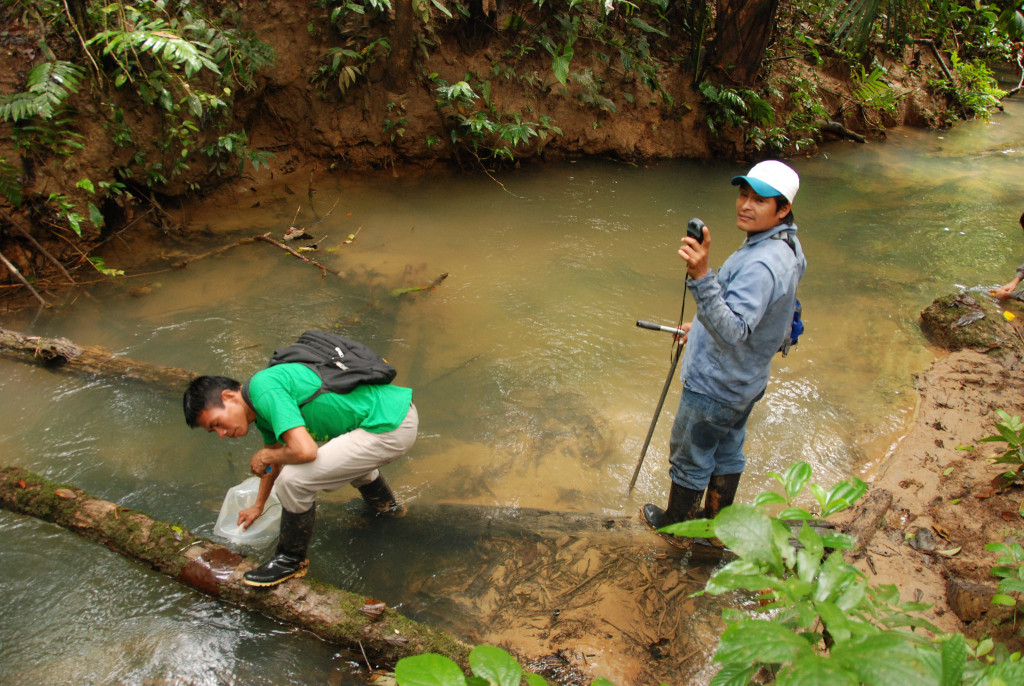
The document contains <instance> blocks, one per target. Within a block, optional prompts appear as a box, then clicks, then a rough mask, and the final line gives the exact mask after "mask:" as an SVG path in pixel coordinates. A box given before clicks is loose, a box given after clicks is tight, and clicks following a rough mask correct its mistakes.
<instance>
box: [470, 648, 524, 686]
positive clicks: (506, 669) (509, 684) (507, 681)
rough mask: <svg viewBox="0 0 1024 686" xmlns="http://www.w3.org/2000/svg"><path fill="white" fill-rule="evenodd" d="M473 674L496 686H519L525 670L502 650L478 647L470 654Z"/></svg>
mask: <svg viewBox="0 0 1024 686" xmlns="http://www.w3.org/2000/svg"><path fill="white" fill-rule="evenodd" d="M469 666H470V667H472V668H473V674H474V675H476V676H480V677H483V678H485V679H487V680H488V681H490V682H491V683H492V684H493V685H494V686H519V680H520V679H522V676H523V669H522V667H520V666H519V663H518V662H516V661H515V660H514V659H513V658H512V656H511V655H509V654H508V653H506V652H505V651H504V650H502V649H501V648H496V647H494V646H489V645H478V646H477V647H475V648H473V650H472V652H470V654H469Z"/></svg>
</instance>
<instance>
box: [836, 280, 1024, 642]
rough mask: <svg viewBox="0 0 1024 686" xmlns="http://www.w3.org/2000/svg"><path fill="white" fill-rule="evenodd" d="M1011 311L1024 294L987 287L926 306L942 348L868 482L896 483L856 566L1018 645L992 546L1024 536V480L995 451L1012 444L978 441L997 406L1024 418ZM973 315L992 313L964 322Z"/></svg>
mask: <svg viewBox="0 0 1024 686" xmlns="http://www.w3.org/2000/svg"><path fill="white" fill-rule="evenodd" d="M1004 310H1005V311H1008V312H1010V313H1012V314H1016V315H1017V316H1018V317H1019V316H1022V315H1024V305H1022V304H1021V303H1020V302H1016V301H1005V302H1002V303H998V304H997V301H995V300H994V299H991V298H988V297H987V296H986V295H984V294H979V293H974V294H963V295H959V296H948V297H945V298H940V299H939V300H936V301H935V303H933V304H932V305H931V306H930V307H929V308H928V309H927V310H925V312H924V313H923V314H922V326H923V329H924V330H925V332H926V333H927V334H928V335H929V336H930V337H931V338H932V340H934V341H936V343H937V344H938V345H940V346H942V347H937V348H936V354H937V356H938V357H937V359H936V361H935V362H934V363H933V364H932V365H931V367H929V368H928V369H927V370H925V371H924V372H922V373H921V374H920V375H918V377H917V388H918V393H919V396H920V397H919V404H918V407H917V411H916V413H915V418H914V421H913V423H912V425H911V427H910V429H909V431H908V432H907V434H906V435H905V436H904V437H903V438H902V440H900V441H899V443H898V444H897V445H896V447H895V448H894V449H893V451H892V453H891V454H890V455H888V456H887V457H886V458H885V460H884V461H882V463H881V466H880V468H879V469H878V471H877V473H876V474H874V475H872V479H871V483H870V486H871V488H872V489H881V488H884V489H887V490H888V491H890V492H891V493H892V494H893V496H894V498H893V507H892V508H891V509H890V510H889V512H888V513H887V514H886V515H885V516H884V517H882V518H881V519H880V521H879V522H878V531H877V532H876V534H875V536H874V538H873V539H872V541H871V543H870V544H869V545H868V547H867V549H866V550H864V551H863V554H862V555H861V556H860V558H859V561H858V562H857V563H856V564H857V566H858V567H859V568H860V569H861V570H862V571H863V572H864V573H865V574H866V575H867V577H868V579H869V581H870V582H871V583H872V584H874V585H880V584H895V585H896V586H897V587H898V588H899V590H900V595H901V598H902V600H904V601H920V602H925V603H930V604H932V608H931V610H930V611H928V612H926V613H925V616H926V618H927V619H928V620H929V621H931V622H933V623H934V624H935V625H936V626H937V627H939V628H940V629H941V630H943V631H949V632H962V633H964V634H965V635H967V636H969V637H972V638H977V639H980V638H983V637H986V636H989V637H992V638H994V639H995V640H996V641H998V642H1002V643H1005V644H1006V645H1007V647H1008V648H1009V649H1010V650H1011V651H1014V650H1020V649H1021V648H1022V647H1024V639H1022V638H1021V636H1020V635H1019V629H1020V626H1019V623H1018V624H1015V623H1014V615H1013V611H1012V610H1011V609H1008V608H1005V607H999V606H993V605H991V604H990V602H989V601H990V599H991V596H992V593H993V592H994V591H995V588H996V582H997V579H996V577H994V576H992V574H991V568H992V566H993V565H995V563H996V555H995V554H994V553H992V552H990V551H988V550H986V549H985V546H986V545H987V544H988V543H992V542H996V541H1005V542H1010V541H1014V542H1017V543H1021V542H1024V513H1022V511H1021V506H1022V499H1024V488H1022V487H1021V481H1020V479H1019V478H1017V479H1004V478H1002V476H1001V475H1004V474H1006V473H1007V472H1008V471H1010V470H1013V469H1014V467H1013V466H1012V465H1005V464H994V463H992V462H991V460H990V458H991V457H992V456H994V455H996V454H1001V453H1002V452H1003V451H1005V449H1006V444H1005V443H978V441H979V440H980V439H982V438H984V437H986V436H990V435H992V434H995V433H996V428H995V424H994V422H995V421H996V420H997V419H998V417H997V416H996V414H995V410H1000V409H1001V410H1005V411H1006V412H1008V413H1010V414H1011V415H1017V416H1021V415H1024V377H1022V375H1021V367H1022V359H1024V338H1022V328H1021V326H1020V325H1019V324H1017V323H1016V322H1009V321H1007V320H1006V319H1005V318H1004V317H1003V315H1002V311H1004ZM976 312H983V313H984V315H985V317H984V318H983V319H981V320H979V321H976V322H973V323H970V324H961V325H958V322H966V321H968V320H969V319H971V318H972V317H970V316H969V317H967V318H966V319H964V318H963V317H964V315H970V314H971V313H976ZM975 316H976V315H975ZM847 517H849V514H848V515H847ZM1018 621H1019V620H1018Z"/></svg>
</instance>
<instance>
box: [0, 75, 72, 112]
mask: <svg viewBox="0 0 1024 686" xmlns="http://www.w3.org/2000/svg"><path fill="white" fill-rule="evenodd" d="M83 74H84V70H83V69H82V68H81V67H79V66H78V65H76V64H72V63H71V62H64V61H61V60H56V61H53V62H41V63H40V64H37V65H36V66H34V67H32V71H30V72H29V74H28V84H27V85H28V90H27V91H26V92H23V93H14V94H12V95H9V96H6V97H3V98H0V119H3V120H4V121H13V122H19V121H22V120H24V119H30V118H32V117H40V118H42V119H49V118H51V117H52V116H53V114H54V112H55V111H56V110H57V108H59V107H60V106H61V105H62V104H64V101H65V100H67V99H68V97H70V96H71V94H72V93H75V92H76V91H77V90H78V85H79V82H80V80H81V78H82V75H83Z"/></svg>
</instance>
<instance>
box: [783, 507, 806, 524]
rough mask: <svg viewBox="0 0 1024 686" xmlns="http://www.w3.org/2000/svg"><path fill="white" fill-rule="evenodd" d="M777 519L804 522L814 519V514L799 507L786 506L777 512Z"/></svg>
mask: <svg viewBox="0 0 1024 686" xmlns="http://www.w3.org/2000/svg"><path fill="white" fill-rule="evenodd" d="M779 519H783V520H787V521H793V522H806V521H809V520H811V519H814V515H812V514H811V513H810V512H808V511H807V510H805V509H803V508H801V507H787V508H786V509H785V510H783V511H782V512H780V513H779Z"/></svg>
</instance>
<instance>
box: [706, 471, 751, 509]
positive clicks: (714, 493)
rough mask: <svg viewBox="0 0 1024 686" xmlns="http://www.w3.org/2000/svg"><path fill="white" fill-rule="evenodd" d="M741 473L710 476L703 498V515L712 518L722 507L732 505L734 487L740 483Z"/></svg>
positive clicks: (734, 496) (734, 497) (734, 492)
mask: <svg viewBox="0 0 1024 686" xmlns="http://www.w3.org/2000/svg"><path fill="white" fill-rule="evenodd" d="M741 476H743V475H742V474H723V475H722V476H713V477H711V482H710V483H709V484H708V497H707V498H705V500H704V516H705V517H706V518H707V519H714V518H715V515H717V514H718V513H719V512H721V511H722V508H724V507H729V506H730V505H732V502H733V500H735V499H736V488H737V487H738V486H739V485H740V477H741Z"/></svg>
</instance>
